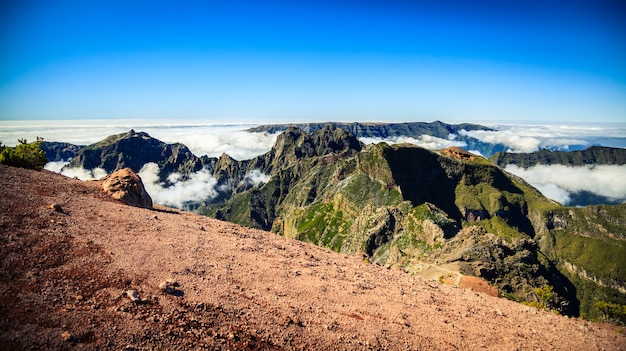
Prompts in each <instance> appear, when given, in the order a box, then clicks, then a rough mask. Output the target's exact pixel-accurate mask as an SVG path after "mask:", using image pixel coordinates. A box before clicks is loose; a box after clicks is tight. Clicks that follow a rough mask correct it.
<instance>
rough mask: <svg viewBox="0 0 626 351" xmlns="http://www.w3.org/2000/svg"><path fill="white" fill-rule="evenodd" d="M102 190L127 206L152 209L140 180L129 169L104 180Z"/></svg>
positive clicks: (150, 201)
mask: <svg viewBox="0 0 626 351" xmlns="http://www.w3.org/2000/svg"><path fill="white" fill-rule="evenodd" d="M102 190H103V191H104V192H105V193H107V194H109V195H110V196H111V197H112V198H114V199H117V200H121V201H123V202H125V203H126V204H127V205H130V206H135V207H145V208H152V198H151V197H150V195H148V193H147V192H146V189H145V188H144V186H143V182H142V181H141V178H139V176H138V175H137V174H136V173H135V172H133V170H132V169H130V168H124V169H121V170H119V171H117V172H115V173H112V174H110V175H108V176H107V177H105V178H104V180H103V181H102Z"/></svg>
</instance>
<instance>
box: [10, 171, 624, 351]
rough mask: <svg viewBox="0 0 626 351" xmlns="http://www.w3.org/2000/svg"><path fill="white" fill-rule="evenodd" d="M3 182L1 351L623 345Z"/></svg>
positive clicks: (400, 278) (81, 195)
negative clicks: (32, 350) (31, 350)
mask: <svg viewBox="0 0 626 351" xmlns="http://www.w3.org/2000/svg"><path fill="white" fill-rule="evenodd" d="M0 183H1V184H0V209H1V211H0V233H1V234H0V241H1V242H0V249H1V252H0V260H1V266H0V279H1V281H2V283H1V284H0V349H2V350H30V349H57V350H64V349H67V350H81V349H88V350H95V349H98V350H103V349H104V350H109V349H111V350H148V349H150V350H193V349H211V350H213V349H224V350H228V349H230V350H245V349H255V350H256V349H262V350H266V349H267V350H283V349H287V350H316V349H323V350H368V349H371V350H402V349H406V350H481V349H486V350H577V349H579V350H624V349H626V334H625V333H626V332H624V331H622V329H621V328H619V327H617V326H614V325H609V324H598V323H592V322H588V321H583V320H579V319H574V318H566V317H562V316H558V315H555V314H553V313H551V312H548V311H544V310H537V309H535V308H532V307H528V306H524V305H520V304H517V303H515V302H512V301H508V300H505V299H500V298H497V297H493V296H490V295H488V294H484V293H479V292H476V291H472V290H469V289H461V288H458V287H455V286H453V285H447V284H441V283H439V282H437V281H433V280H425V279H421V278H417V277H414V276H411V275H408V274H406V273H404V272H402V271H399V270H395V269H387V268H385V267H381V266H376V265H373V264H369V263H367V262H365V261H364V260H363V257H360V256H346V255H343V254H339V253H336V252H332V251H330V250H327V249H323V248H320V247H316V246H313V245H310V244H307V243H303V242H299V241H296V240H289V239H286V238H284V237H281V236H278V235H276V234H272V233H268V232H263V231H258V230H252V229H247V228H242V227H239V226H237V225H234V224H230V223H227V222H221V221H217V220H214V219H210V218H206V217H202V216H198V215H195V214H191V213H185V212H180V211H176V210H172V209H169V208H165V207H158V206H157V208H155V209H152V210H150V209H140V208H135V207H130V206H127V205H124V204H122V203H120V202H118V201H114V200H112V199H109V198H107V197H106V196H105V195H104V194H103V193H102V192H101V191H100V189H99V187H98V183H97V182H81V181H78V180H74V179H68V178H65V177H63V176H60V175H57V174H54V173H50V172H47V171H41V172H36V171H29V170H22V169H16V168H11V167H6V166H0ZM55 204H56V205H57V206H54V205H55ZM168 279H169V283H168V284H167V286H164V285H165V284H162V283H165V282H166V281H167V280H168ZM468 283H470V285H471V280H470V281H468ZM162 287H163V289H162ZM164 290H167V291H164ZM133 300H135V301H133Z"/></svg>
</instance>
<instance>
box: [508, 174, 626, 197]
mask: <svg viewBox="0 0 626 351" xmlns="http://www.w3.org/2000/svg"><path fill="white" fill-rule="evenodd" d="M505 170H506V171H508V172H510V173H513V174H515V175H517V176H519V177H521V178H523V179H524V180H526V181H527V182H529V183H530V184H531V185H532V186H534V187H535V188H537V190H539V191H541V193H542V194H544V195H545V196H547V197H549V198H551V199H553V200H556V201H558V202H560V203H561V204H563V205H569V204H570V200H571V197H572V193H578V192H581V191H588V192H590V193H593V194H596V195H600V196H602V197H605V198H607V199H609V200H611V201H613V202H626V165H622V166H615V165H596V166H589V167H587V166H582V167H569V166H564V165H549V166H546V165H537V166H533V167H529V168H521V167H518V166H516V165H508V166H506V167H505Z"/></svg>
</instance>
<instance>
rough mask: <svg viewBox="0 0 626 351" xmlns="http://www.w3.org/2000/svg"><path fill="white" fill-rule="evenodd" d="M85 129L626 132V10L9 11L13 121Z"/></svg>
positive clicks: (4, 13) (573, 5)
mask: <svg viewBox="0 0 626 351" xmlns="http://www.w3.org/2000/svg"><path fill="white" fill-rule="evenodd" d="M465 3H467V4H465ZM83 118H185V119H188V118H200V119H203V120H204V121H215V122H216V123H223V122H286V121H305V120H311V121H322V120H343V121H355V120H358V121H412V120H423V121H429V120H435V119H439V120H444V121H450V122H460V121H469V122H472V121H524V120H528V121H576V122H586V121H622V122H623V121H626V2H624V1H620V0H616V1H608V0H591V1H584V2H583V1H549V0H546V1H534V0H526V1H519V2H517V1H454V2H453V1H395V0H388V1H341V0H337V1H325V0H318V1H306V0H305V1H236V0H235V1H219V2H218V1H186V0H179V1H159V0H152V1H132V0H125V1H116V0H109V1H84V0H81V1H65V0H54V1H49V0H41V1H34V0H20V1H2V2H1V3H0V119H3V120H8V119H83Z"/></svg>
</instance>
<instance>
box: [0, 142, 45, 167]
mask: <svg viewBox="0 0 626 351" xmlns="http://www.w3.org/2000/svg"><path fill="white" fill-rule="evenodd" d="M42 141H43V138H40V137H37V140H36V141H34V142H32V143H28V142H27V141H26V139H18V142H19V144H18V145H17V146H15V147H8V146H3V145H2V144H0V164H4V165H8V166H13V167H21V168H28V169H35V170H38V171H39V170H41V169H43V167H44V166H45V165H46V163H48V159H47V158H46V153H45V152H44V151H43V150H42V149H41V142H42Z"/></svg>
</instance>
